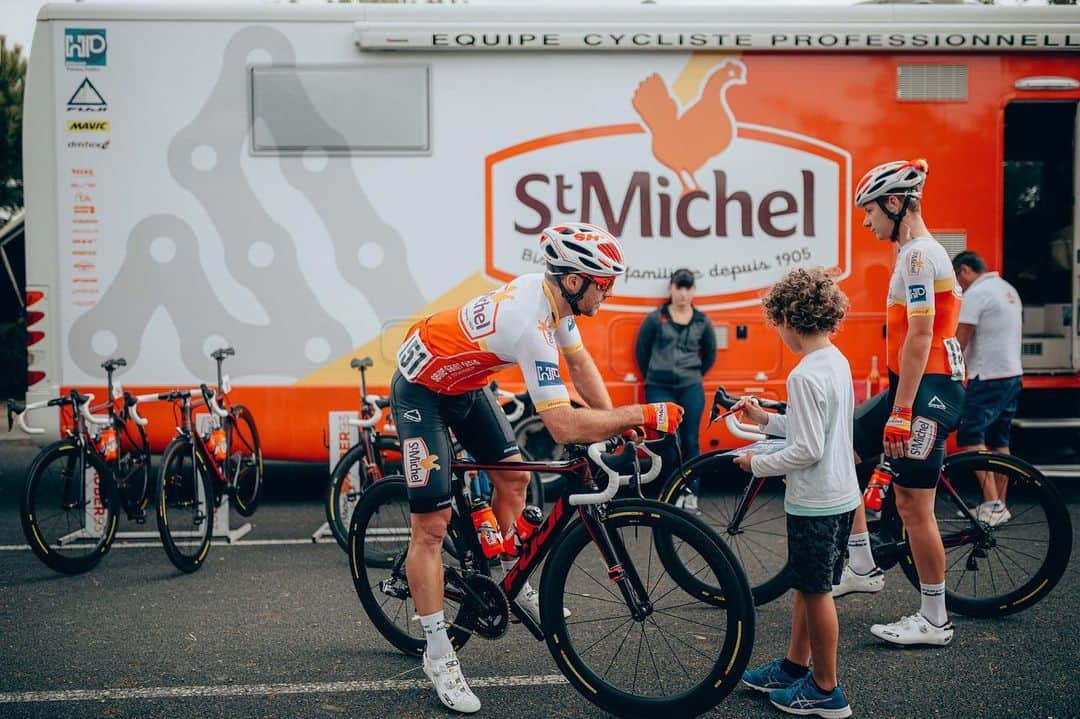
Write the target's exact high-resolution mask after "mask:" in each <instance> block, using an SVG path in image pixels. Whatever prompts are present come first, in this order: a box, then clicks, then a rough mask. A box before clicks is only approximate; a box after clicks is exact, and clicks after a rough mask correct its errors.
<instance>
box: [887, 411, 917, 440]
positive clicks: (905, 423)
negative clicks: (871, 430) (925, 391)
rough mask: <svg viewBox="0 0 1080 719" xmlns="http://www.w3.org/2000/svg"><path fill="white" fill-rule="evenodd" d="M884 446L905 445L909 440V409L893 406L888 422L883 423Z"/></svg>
mask: <svg viewBox="0 0 1080 719" xmlns="http://www.w3.org/2000/svg"><path fill="white" fill-rule="evenodd" d="M884 439H885V444H889V443H890V442H902V443H906V442H907V441H908V440H910V439H911V407H901V406H900V405H894V406H893V408H892V413H891V414H890V415H889V421H888V422H886V423H885V436H884Z"/></svg>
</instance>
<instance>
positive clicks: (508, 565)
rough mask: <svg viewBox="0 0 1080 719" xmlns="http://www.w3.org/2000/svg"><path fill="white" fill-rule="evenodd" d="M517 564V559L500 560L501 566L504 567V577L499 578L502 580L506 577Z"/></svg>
mask: <svg viewBox="0 0 1080 719" xmlns="http://www.w3.org/2000/svg"><path fill="white" fill-rule="evenodd" d="M515 564H517V557H515V558H514V559H500V560H499V566H500V567H502V577H499V579H500V580H501V579H503V578H504V577H506V575H507V574H509V573H510V570H511V569H512V568H513V567H514V565H515Z"/></svg>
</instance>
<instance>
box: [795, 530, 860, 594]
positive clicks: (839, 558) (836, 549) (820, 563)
mask: <svg viewBox="0 0 1080 719" xmlns="http://www.w3.org/2000/svg"><path fill="white" fill-rule="evenodd" d="M854 516H855V512H854V511H851V512H844V513H843V514H827V515H824V516H821V517H800V516H797V515H794V514H789V515H787V541H788V572H789V573H790V574H791V577H792V586H793V587H794V588H795V589H797V590H799V591H800V592H804V593H806V594H824V593H825V592H831V591H832V588H833V585H834V584H839V583H840V575H841V573H842V572H843V571H844V562H846V561H847V556H848V551H847V542H848V535H849V534H851V520H852V518H853V517H854Z"/></svg>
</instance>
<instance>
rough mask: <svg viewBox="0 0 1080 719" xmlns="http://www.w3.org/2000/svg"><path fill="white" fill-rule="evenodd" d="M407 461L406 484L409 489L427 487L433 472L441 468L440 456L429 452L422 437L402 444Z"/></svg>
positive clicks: (410, 439)
mask: <svg viewBox="0 0 1080 719" xmlns="http://www.w3.org/2000/svg"><path fill="white" fill-rule="evenodd" d="M401 453H402V455H403V456H404V460H405V484H407V485H408V486H409V487H426V486H427V483H428V478H429V477H430V475H431V472H432V470H435V469H442V467H441V466H439V455H437V454H431V453H429V452H428V448H427V443H426V442H424V440H423V438H421V437H409V438H407V439H405V440H404V441H403V442H402V443H401Z"/></svg>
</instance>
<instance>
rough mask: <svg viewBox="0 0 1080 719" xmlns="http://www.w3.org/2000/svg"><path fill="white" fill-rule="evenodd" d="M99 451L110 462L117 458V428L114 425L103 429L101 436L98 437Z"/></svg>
mask: <svg viewBox="0 0 1080 719" xmlns="http://www.w3.org/2000/svg"><path fill="white" fill-rule="evenodd" d="M98 451H99V452H101V454H102V455H103V456H104V457H105V459H106V460H107V461H109V462H111V461H113V460H114V459H116V455H117V450H116V430H115V429H113V428H112V427H109V428H108V429H103V430H101V436H99V437H98Z"/></svg>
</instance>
